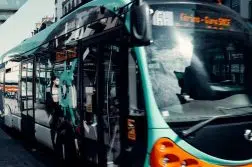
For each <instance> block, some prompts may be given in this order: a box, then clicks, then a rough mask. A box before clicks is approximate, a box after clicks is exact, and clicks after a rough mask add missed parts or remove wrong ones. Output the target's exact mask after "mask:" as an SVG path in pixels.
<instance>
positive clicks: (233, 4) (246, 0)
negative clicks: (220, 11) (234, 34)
mask: <svg viewBox="0 0 252 167" xmlns="http://www.w3.org/2000/svg"><path fill="white" fill-rule="evenodd" d="M223 4H224V5H226V6H228V7H230V8H231V9H233V10H234V11H236V12H238V13H240V15H241V16H242V17H243V18H245V19H249V20H251V19H252V0H223Z"/></svg>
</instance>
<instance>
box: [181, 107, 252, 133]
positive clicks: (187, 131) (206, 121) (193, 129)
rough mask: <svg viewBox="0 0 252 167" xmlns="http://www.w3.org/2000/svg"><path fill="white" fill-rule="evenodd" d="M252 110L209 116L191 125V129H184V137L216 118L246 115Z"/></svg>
mask: <svg viewBox="0 0 252 167" xmlns="http://www.w3.org/2000/svg"><path fill="white" fill-rule="evenodd" d="M251 107H252V106H251ZM232 109H236V108H232ZM251 113H252V111H251V112H247V113H243V114H225V115H219V116H215V117H212V118H209V119H207V120H205V121H202V122H200V123H197V124H196V125H194V126H192V127H190V128H189V129H187V130H183V131H182V135H183V137H187V136H189V135H191V134H193V133H195V132H197V131H199V130H200V129H202V128H204V127H205V126H206V125H208V124H209V123H211V122H213V121H215V120H218V119H222V118H230V117H235V116H245V115H251Z"/></svg>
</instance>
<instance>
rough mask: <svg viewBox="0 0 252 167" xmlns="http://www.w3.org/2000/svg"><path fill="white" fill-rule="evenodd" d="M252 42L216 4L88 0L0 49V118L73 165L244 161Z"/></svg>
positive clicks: (209, 166) (185, 165)
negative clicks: (30, 34) (11, 44)
mask: <svg viewBox="0 0 252 167" xmlns="http://www.w3.org/2000/svg"><path fill="white" fill-rule="evenodd" d="M251 39H252V38H251V35H250V32H249V27H248V25H247V24H246V22H245V21H243V19H242V18H240V16H239V15H238V14H236V13H235V12H233V11H232V10H230V9H229V8H227V7H224V6H223V5H221V4H220V3H217V2H216V3H215V2H207V1H195V0H146V1H144V2H142V1H140V0H136V1H130V0H93V1H90V2H88V3H86V4H84V5H82V6H80V7H79V8H77V9H76V10H74V11H73V12H71V13H69V14H68V15H66V16H65V17H63V18H62V19H60V20H58V22H56V23H54V24H52V25H51V26H49V27H48V28H46V29H44V30H43V31H41V32H39V33H37V34H36V35H34V36H33V37H31V38H29V39H26V40H25V41H23V42H22V43H21V44H20V45H18V46H16V47H14V48H13V49H11V50H10V51H8V52H7V53H5V54H3V55H2V56H1V67H0V85H1V87H0V88H1V90H0V93H1V99H0V109H1V116H2V118H3V122H4V124H5V125H6V126H7V127H10V128H15V129H17V130H19V131H21V132H22V134H23V135H24V136H25V137H26V139H28V140H29V141H30V142H34V141H36V142H40V143H42V144H44V145H46V146H48V147H49V148H51V149H53V150H54V151H55V152H56V153H57V155H58V156H59V157H60V158H62V159H64V160H66V161H67V162H70V163H72V164H73V165H74V164H75V163H76V161H79V160H81V162H82V163H83V165H84V166H85V165H88V166H91V165H95V166H109V167H117V166H127V167H129V166H134V167H140V166H145V167H148V166H151V167H203V166H204V167H224V166H225V167H227V166H229V167H231V166H232V167H238V166H239V167H251V166H252V151H251V149H252V94H251V93H252V66H251V63H252V49H251V46H252V45H251V44H252V42H251Z"/></svg>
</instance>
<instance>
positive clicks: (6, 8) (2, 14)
mask: <svg viewBox="0 0 252 167" xmlns="http://www.w3.org/2000/svg"><path fill="white" fill-rule="evenodd" d="M26 1H27V0H0V25H1V24H3V23H4V22H5V21H6V20H7V19H8V18H9V17H10V16H11V15H13V14H14V13H16V12H17V10H18V9H19V8H20V7H21V6H22V5H23V4H24V3H25V2H26Z"/></svg>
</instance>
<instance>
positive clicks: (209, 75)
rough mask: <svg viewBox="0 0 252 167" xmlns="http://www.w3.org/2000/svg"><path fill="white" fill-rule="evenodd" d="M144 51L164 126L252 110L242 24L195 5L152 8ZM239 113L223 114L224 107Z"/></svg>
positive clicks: (153, 6)
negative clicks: (149, 34) (149, 35)
mask: <svg viewBox="0 0 252 167" xmlns="http://www.w3.org/2000/svg"><path fill="white" fill-rule="evenodd" d="M151 9H152V10H153V11H152V13H153V17H152V24H153V43H152V44H151V45H150V46H148V47H146V52H147V61H148V69H149V75H150V79H151V82H152V89H153V92H154V96H155V100H156V103H157V105H158V107H159V109H160V111H161V112H162V115H163V116H164V117H165V120H167V121H168V122H184V121H199V120H202V119H206V118H211V117H213V116H218V115H223V114H232V113H233V114H237V112H241V113H246V112H251V110H252V108H251V107H250V106H251V103H252V101H251V97H252V96H251V95H250V94H251V93H250V92H251V91H250V90H249V86H247V85H251V83H250V81H249V77H248V76H249V75H250V72H251V70H250V67H249V66H250V65H249V61H250V60H251V58H250V57H249V56H250V53H249V46H247V45H248V43H249V42H248V41H247V40H246V35H245V32H244V29H243V28H242V27H243V26H241V24H240V23H239V22H238V21H236V20H234V19H232V18H231V17H228V15H227V14H225V13H222V12H220V11H214V10H211V9H209V8H208V9H207V8H203V7H201V6H198V5H190V6H186V5H176V6H172V5H169V6H168V5H167V6H165V5H152V6H151ZM241 106H248V107H242V108H240V109H233V110H222V109H225V108H233V107H234V108H236V107H241Z"/></svg>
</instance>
